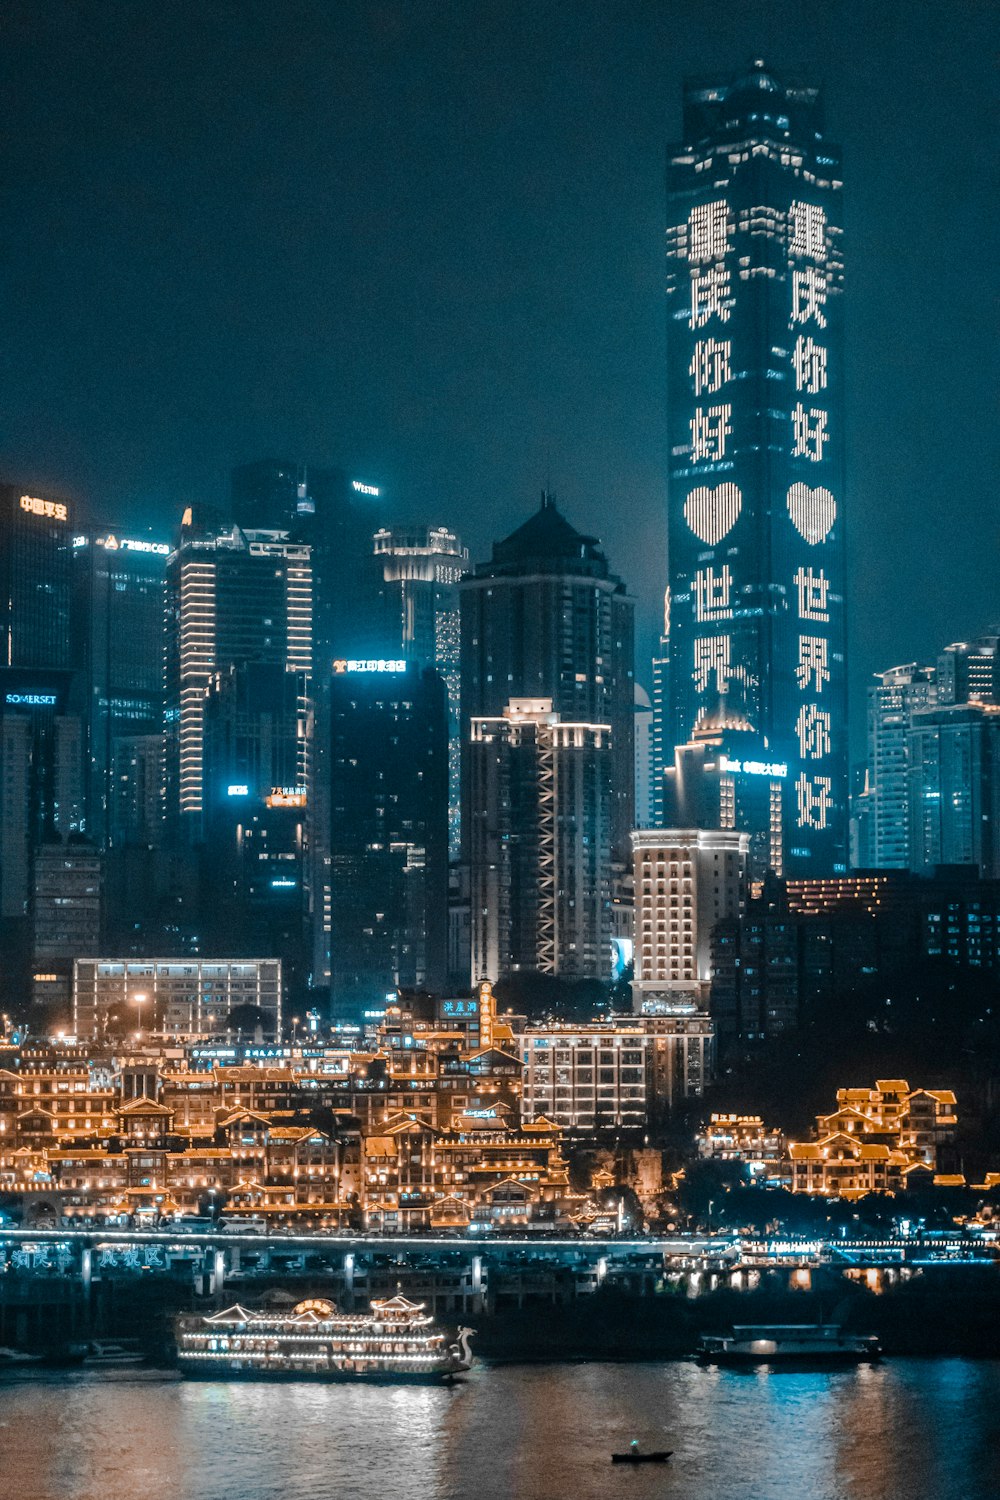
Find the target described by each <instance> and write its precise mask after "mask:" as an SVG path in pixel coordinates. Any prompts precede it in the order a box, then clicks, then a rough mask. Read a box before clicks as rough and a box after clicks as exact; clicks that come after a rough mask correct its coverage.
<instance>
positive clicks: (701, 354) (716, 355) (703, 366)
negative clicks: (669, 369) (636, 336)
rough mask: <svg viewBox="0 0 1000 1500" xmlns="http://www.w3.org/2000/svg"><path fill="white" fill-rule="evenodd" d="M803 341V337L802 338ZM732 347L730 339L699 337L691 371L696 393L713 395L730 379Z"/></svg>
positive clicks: (692, 357)
mask: <svg viewBox="0 0 1000 1500" xmlns="http://www.w3.org/2000/svg"><path fill="white" fill-rule="evenodd" d="M800 342H801V339H800ZM731 349H732V345H731V344H730V341H729V339H725V340H724V341H723V342H721V343H720V342H719V340H718V339H699V340H698V342H697V343H696V344H695V346H694V354H693V355H692V356H691V364H690V366H689V373H690V375H691V379H692V380H693V381H694V393H695V395H696V396H700V395H702V394H703V393H707V394H708V395H710V396H712V395H714V394H715V392H716V391H717V390H718V389H719V387H720V386H722V385H725V383H726V381H727V380H729V379H730V378H731V377H730V373H729V355H730V352H731Z"/></svg>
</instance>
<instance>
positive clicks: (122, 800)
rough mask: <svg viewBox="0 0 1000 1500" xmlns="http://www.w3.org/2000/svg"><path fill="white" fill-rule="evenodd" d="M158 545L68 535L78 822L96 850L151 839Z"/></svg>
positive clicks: (156, 766) (157, 734)
mask: <svg viewBox="0 0 1000 1500" xmlns="http://www.w3.org/2000/svg"><path fill="white" fill-rule="evenodd" d="M169 551H170V548H169V547H168V546H167V544H166V543H165V542H160V541H152V540H150V539H149V538H145V537H131V536H128V535H123V534H122V533H121V532H120V531H109V530H108V529H107V528H100V529H95V528H87V529H84V530H82V531H77V532H75V533H74V536H73V569H72V571H73V605H72V618H73V629H72V635H71V640H72V648H73V665H74V667H75V668H76V669H77V671H78V673H79V675H80V679H81V681H80V692H81V701H82V703H83V705H84V715H85V734H86V746H85V753H86V799H87V807H86V821H87V834H88V837H90V838H91V839H93V840H94V841H95V842H96V843H97V844H98V845H99V846H100V847H102V848H106V847H108V846H109V845H111V844H120V843H122V842H124V841H125V840H126V839H132V840H135V839H136V838H142V839H156V838H158V837H159V827H158V824H159V823H160V822H161V821H162V807H161V806H159V804H160V802H161V801H162V793H161V791H160V788H159V787H157V788H156V798H155V801H154V800H153V786H152V784H151V783H152V778H153V776H155V777H156V778H157V780H158V781H159V782H162V750H161V751H160V753H159V754H158V755H157V753H156V751H155V748H154V745H153V744H151V743H150V741H155V742H158V741H160V740H161V739H162V734H163V642H164V636H163V624H164V607H165V599H166V570H167V555H168V553H169Z"/></svg>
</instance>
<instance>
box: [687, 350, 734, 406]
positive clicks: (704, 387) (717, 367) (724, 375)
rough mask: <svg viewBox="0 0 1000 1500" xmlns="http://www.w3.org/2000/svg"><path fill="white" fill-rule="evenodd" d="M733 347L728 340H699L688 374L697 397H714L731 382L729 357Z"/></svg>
mask: <svg viewBox="0 0 1000 1500" xmlns="http://www.w3.org/2000/svg"><path fill="white" fill-rule="evenodd" d="M731 351H732V345H731V343H730V341H729V340H728V339H724V340H723V341H722V342H720V341H719V340H718V339H699V340H698V342H697V343H696V344H695V346H694V354H693V355H692V356H691V364H690V366H689V367H688V373H689V374H690V376H691V379H692V380H693V381H694V393H695V395H696V396H701V395H703V394H706V393H707V394H708V395H709V396H714V394H715V392H716V391H717V390H718V389H719V387H720V386H722V385H725V383H726V381H727V380H729V379H730V378H731V377H730V374H729V356H730V353H731Z"/></svg>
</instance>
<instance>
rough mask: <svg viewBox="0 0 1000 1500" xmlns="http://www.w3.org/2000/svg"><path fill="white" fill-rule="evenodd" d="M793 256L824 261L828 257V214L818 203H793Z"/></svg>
mask: <svg viewBox="0 0 1000 1500" xmlns="http://www.w3.org/2000/svg"><path fill="white" fill-rule="evenodd" d="M789 218H790V220H791V228H792V254H793V255H808V256H810V257H811V258H812V259H813V260H822V259H823V258H824V257H825V255H826V212H825V210H824V209H822V208H820V207H819V205H818V204H816V203H793V204H792V209H791V213H790V214H789Z"/></svg>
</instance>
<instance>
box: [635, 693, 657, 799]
mask: <svg viewBox="0 0 1000 1500" xmlns="http://www.w3.org/2000/svg"><path fill="white" fill-rule="evenodd" d="M635 825H636V827H637V828H653V827H655V819H654V815H653V704H652V701H651V699H650V696H649V694H648V693H647V692H646V689H645V688H644V687H643V686H642V685H641V683H638V682H637V683H636V685H635Z"/></svg>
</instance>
